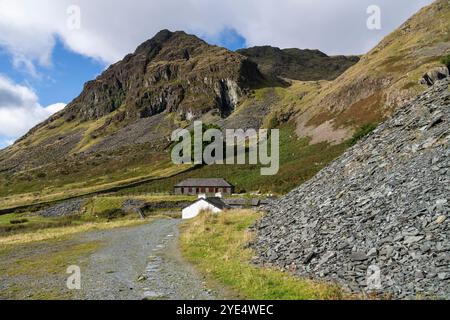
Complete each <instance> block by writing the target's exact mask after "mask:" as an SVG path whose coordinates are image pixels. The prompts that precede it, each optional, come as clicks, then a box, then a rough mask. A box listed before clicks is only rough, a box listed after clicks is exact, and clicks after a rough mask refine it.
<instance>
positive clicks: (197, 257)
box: [181, 211, 350, 300]
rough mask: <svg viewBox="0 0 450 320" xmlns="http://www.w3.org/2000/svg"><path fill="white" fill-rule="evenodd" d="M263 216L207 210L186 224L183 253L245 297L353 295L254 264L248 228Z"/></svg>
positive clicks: (182, 241) (291, 297)
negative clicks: (217, 212) (214, 212)
mask: <svg viewBox="0 0 450 320" xmlns="http://www.w3.org/2000/svg"><path fill="white" fill-rule="evenodd" d="M260 216H261V215H260V214H259V213H256V212H254V211H231V212H227V213H224V214H219V215H214V214H211V213H204V214H202V215H200V216H199V217H197V218H196V219H193V220H190V221H188V222H187V223H186V224H185V225H183V227H182V234H181V248H182V252H183V254H184V256H185V257H186V258H187V259H188V260H189V261H190V262H192V263H193V264H194V265H196V266H197V267H198V268H199V269H200V270H201V272H203V273H204V274H205V275H206V276H207V277H208V278H209V279H211V280H213V281H216V282H219V283H221V284H222V285H225V286H227V287H229V288H230V289H232V290H234V291H235V292H237V294H238V295H240V297H242V298H245V299H256V300H266V299H281V300H313V299H320V300H322V299H346V298H350V296H348V295H346V294H345V293H344V292H343V291H342V290H341V289H339V288H338V287H337V286H335V285H332V284H325V283H317V282H313V281H310V280H306V279H299V278H295V277H293V276H291V275H289V274H287V273H284V272H281V271H278V270H275V269H266V268H259V267H256V266H253V265H251V263H250V261H251V258H252V256H253V255H254V253H253V252H252V250H251V249H248V248H247V246H246V245H247V244H248V242H249V241H250V240H251V239H252V234H251V232H250V231H249V229H248V228H249V227H250V226H251V225H252V224H253V223H254V222H255V221H256V219H258V218H259V217H260Z"/></svg>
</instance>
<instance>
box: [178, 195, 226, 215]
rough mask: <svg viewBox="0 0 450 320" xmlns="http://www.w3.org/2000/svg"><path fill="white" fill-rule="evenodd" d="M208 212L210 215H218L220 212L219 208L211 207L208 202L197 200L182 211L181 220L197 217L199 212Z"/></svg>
mask: <svg viewBox="0 0 450 320" xmlns="http://www.w3.org/2000/svg"><path fill="white" fill-rule="evenodd" d="M206 210H209V211H211V212H212V213H219V212H222V210H220V209H219V208H216V207H215V206H213V205H211V204H210V203H209V202H207V201H205V200H203V199H202V200H199V201H197V202H195V203H193V204H191V205H190V206H189V207H186V208H184V209H183V219H192V218H195V217H196V216H198V215H199V213H200V212H202V211H206Z"/></svg>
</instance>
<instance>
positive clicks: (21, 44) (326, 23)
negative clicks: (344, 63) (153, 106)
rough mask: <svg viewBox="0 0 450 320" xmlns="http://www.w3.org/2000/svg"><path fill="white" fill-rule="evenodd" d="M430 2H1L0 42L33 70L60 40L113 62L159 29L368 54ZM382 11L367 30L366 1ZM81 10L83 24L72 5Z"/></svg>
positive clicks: (47, 61) (19, 62)
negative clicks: (75, 26) (225, 33)
mask: <svg viewBox="0 0 450 320" xmlns="http://www.w3.org/2000/svg"><path fill="white" fill-rule="evenodd" d="M431 2H432V0H396V1H392V0H340V1H336V0H321V1H317V0H279V1H276V3H275V1H273V0H228V1H220V2H218V1H212V0H151V1H148V0H134V1H122V0H96V1H91V0H40V1H36V0H21V1H17V0H0V45H1V46H3V47H5V48H6V49H7V50H8V51H9V52H10V53H11V54H12V55H13V56H14V59H15V60H14V61H15V63H16V65H18V66H22V67H25V68H26V69H27V70H29V71H30V72H31V73H32V72H33V64H35V63H38V64H41V65H49V64H50V63H51V52H52V48H53V46H54V43H55V37H56V36H57V37H59V38H61V39H62V40H63V41H64V43H65V44H66V45H67V47H69V48H70V49H72V50H73V51H75V52H77V53H80V54H83V55H86V56H89V57H93V58H97V59H101V60H103V61H104V62H107V63H112V62H115V61H117V60H119V59H121V58H122V57H123V56H124V55H125V54H126V53H129V52H131V51H133V50H134V49H135V48H136V46H137V45H138V44H140V43H141V42H143V41H144V40H146V39H148V38H150V37H151V36H153V35H154V34H155V33H156V32H157V31H159V30H161V29H164V28H168V29H172V30H180V29H181V30H186V31H188V32H195V33H197V34H202V35H207V36H209V37H210V38H213V37H214V35H217V34H219V33H220V31H221V30H223V29H224V28H234V29H235V30H237V31H238V32H239V33H240V34H242V35H243V36H244V37H245V38H246V39H247V44H248V45H249V46H253V45H264V44H270V45H275V46H279V47H299V48H317V49H321V50H324V51H325V52H327V53H330V54H357V53H364V52H366V51H368V50H369V49H370V48H371V47H372V46H374V45H375V44H376V43H377V42H378V41H379V40H380V39H381V38H382V37H383V36H385V35H386V34H388V33H389V32H390V31H392V30H393V29H394V28H395V27H397V26H398V25H400V24H401V23H402V22H403V21H404V20H405V19H407V18H408V17H409V16H411V15H412V14H413V13H414V12H415V11H417V10H418V9H419V8H420V7H422V6H424V5H427V4H429V3H431ZM373 4H375V5H379V6H380V7H381V9H382V30H380V31H371V30H368V29H367V27H366V19H367V13H366V9H367V7H368V6H369V5H373ZM70 5H78V6H79V7H80V9H81V28H80V29H79V30H71V29H70V28H68V26H67V20H68V18H69V16H68V14H67V8H68V7H69V6H70Z"/></svg>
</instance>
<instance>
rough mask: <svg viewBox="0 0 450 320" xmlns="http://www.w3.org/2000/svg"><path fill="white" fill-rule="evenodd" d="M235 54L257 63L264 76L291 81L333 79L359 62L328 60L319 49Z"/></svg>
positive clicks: (253, 50)
mask: <svg viewBox="0 0 450 320" xmlns="http://www.w3.org/2000/svg"><path fill="white" fill-rule="evenodd" d="M237 52H238V53H240V54H242V55H244V56H246V57H248V58H250V60H252V61H254V62H255V63H257V64H258V66H259V68H260V69H261V71H262V72H263V73H264V75H266V76H267V77H276V76H278V77H283V78H289V79H293V80H302V81H316V80H334V79H336V78H337V77H338V76H340V75H341V74H342V73H343V72H344V71H346V70H347V69H348V68H350V67H351V66H353V65H354V64H355V63H357V62H358V61H359V57H357V56H349V57H346V56H333V57H330V56H328V55H326V54H325V53H323V52H321V51H319V50H309V49H305V50H301V49H279V48H276V47H271V46H261V47H252V48H248V49H241V50H238V51H237Z"/></svg>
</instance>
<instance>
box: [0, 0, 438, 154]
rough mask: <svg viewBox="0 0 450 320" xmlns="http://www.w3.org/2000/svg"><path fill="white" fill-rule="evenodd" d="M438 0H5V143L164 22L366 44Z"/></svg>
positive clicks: (236, 39) (246, 37) (0, 58)
mask: <svg viewBox="0 0 450 320" xmlns="http://www.w3.org/2000/svg"><path fill="white" fill-rule="evenodd" d="M432 1H433V0H396V1H392V0H341V1H336V0H318V1H311V0H296V1H292V0H278V1H277V2H276V5H274V1H273V0H227V1H221V2H217V1H211V0H152V1H148V0H133V1H121V0H96V1H91V0H45V4H43V1H36V0H21V1H17V0H1V1H0V148H2V147H5V146H6V145H8V144H10V143H11V142H13V141H14V140H15V139H17V138H19V137H20V136H21V135H23V134H25V133H26V132H27V131H28V130H29V129H30V128H31V127H33V126H34V125H36V124H37V123H39V122H40V121H43V120H44V119H45V118H47V117H48V116H50V115H51V114H52V113H54V112H56V111H58V110H60V109H61V108H63V107H64V105H65V104H67V103H69V102H70V101H72V100H73V99H74V98H75V97H76V96H77V95H78V94H79V93H80V92H81V90H82V87H83V84H84V83H85V82H86V81H88V80H91V79H94V78H95V77H96V76H97V75H98V74H100V73H101V72H102V71H103V70H104V69H105V68H106V67H107V66H108V65H110V64H111V63H114V62H117V61H118V60H120V59H121V58H122V57H124V56H125V55H126V54H127V53H129V52H132V51H134V49H135V48H136V47H137V46H138V45H139V44H140V43H142V42H144V41H145V40H147V39H149V38H151V37H152V36H153V35H154V34H156V33H157V32H158V31H159V30H162V29H169V30H172V31H176V30H184V31H186V32H188V33H192V34H196V35H198V36H199V37H201V38H203V39H204V40H206V41H207V42H209V43H212V44H217V45H221V46H224V47H227V48H229V49H231V50H235V49H239V48H242V47H250V46H255V45H272V46H277V47H281V48H287V47H289V48H309V49H319V50H322V51H323V52H325V53H328V54H362V53H365V52H367V51H368V50H370V49H371V48H372V47H373V46H375V45H376V44H377V43H378V42H379V41H380V40H381V39H382V38H383V37H384V36H385V35H387V34H388V33H390V32H391V31H392V30H394V29H395V28H397V27H398V26H399V25H400V24H401V23H403V22H404V21H405V20H406V19H407V18H408V17H410V16H411V15H412V14H413V13H415V12H417V10H419V9H420V8H421V7H423V6H425V5H427V4H429V3H431V2H432ZM372 5H377V6H378V7H379V8H380V12H381V22H382V23H381V26H382V27H381V28H380V29H377V30H369V29H368V28H367V25H366V21H367V18H368V13H367V9H368V8H369V7H370V6H372ZM74 22H76V23H74Z"/></svg>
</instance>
